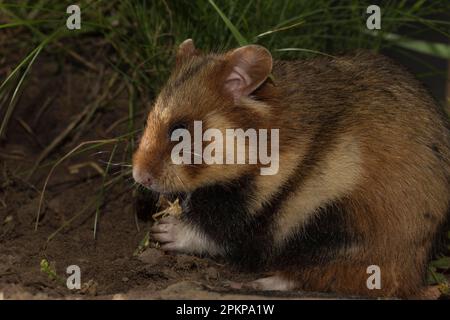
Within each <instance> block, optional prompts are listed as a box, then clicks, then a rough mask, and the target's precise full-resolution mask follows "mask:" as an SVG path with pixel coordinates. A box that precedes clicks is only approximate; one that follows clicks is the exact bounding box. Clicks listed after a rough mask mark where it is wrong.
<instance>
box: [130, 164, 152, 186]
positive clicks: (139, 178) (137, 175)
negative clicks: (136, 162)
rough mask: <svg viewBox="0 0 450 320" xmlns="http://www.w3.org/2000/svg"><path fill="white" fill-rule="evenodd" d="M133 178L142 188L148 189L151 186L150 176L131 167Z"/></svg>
mask: <svg viewBox="0 0 450 320" xmlns="http://www.w3.org/2000/svg"><path fill="white" fill-rule="evenodd" d="M133 178H134V180H135V181H136V182H137V183H140V184H142V185H143V186H146V187H150V186H151V185H152V180H153V179H152V176H151V175H150V174H149V173H147V172H145V171H143V170H139V169H138V168H136V167H133Z"/></svg>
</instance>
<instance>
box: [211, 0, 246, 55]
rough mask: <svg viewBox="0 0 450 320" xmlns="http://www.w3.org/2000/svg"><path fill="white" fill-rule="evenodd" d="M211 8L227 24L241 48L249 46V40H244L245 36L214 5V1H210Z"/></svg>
mask: <svg viewBox="0 0 450 320" xmlns="http://www.w3.org/2000/svg"><path fill="white" fill-rule="evenodd" d="M208 1H209V3H210V4H211V6H212V7H213V8H214V9H215V10H216V11H217V13H218V14H219V16H220V17H221V18H222V20H223V22H225V24H226V26H227V27H228V29H230V31H231V33H232V34H233V36H234V38H235V39H236V41H237V42H238V43H239V45H240V46H245V45H247V44H249V42H248V41H247V39H245V38H244V36H243V35H242V34H241V33H240V32H239V30H238V29H237V28H236V27H235V26H234V24H233V23H232V22H231V21H230V19H228V17H227V16H226V15H225V14H224V13H223V12H222V10H220V8H219V7H218V6H217V5H216V4H215V3H214V1H213V0H208Z"/></svg>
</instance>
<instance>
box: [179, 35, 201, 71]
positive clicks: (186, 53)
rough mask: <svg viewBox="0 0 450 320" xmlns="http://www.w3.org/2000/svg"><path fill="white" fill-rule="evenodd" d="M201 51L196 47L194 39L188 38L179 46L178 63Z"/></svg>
mask: <svg viewBox="0 0 450 320" xmlns="http://www.w3.org/2000/svg"><path fill="white" fill-rule="evenodd" d="M199 53H200V51H199V50H197V49H196V48H195V45H194V41H193V40H192V39H186V40H184V41H183V42H182V43H181V44H180V45H179V46H178V51H177V57H176V63H177V65H179V64H181V63H182V62H183V61H185V60H187V59H189V58H190V57H192V56H195V55H198V54H199Z"/></svg>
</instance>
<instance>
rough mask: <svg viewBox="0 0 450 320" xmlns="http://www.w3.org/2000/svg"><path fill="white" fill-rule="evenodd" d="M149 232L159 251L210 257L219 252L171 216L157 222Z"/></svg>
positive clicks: (212, 244) (209, 242)
mask: <svg viewBox="0 0 450 320" xmlns="http://www.w3.org/2000/svg"><path fill="white" fill-rule="evenodd" d="M150 232H151V235H152V238H153V239H154V240H156V241H158V242H159V243H160V244H161V249H162V250H164V251H175V252H183V253H197V254H202V253H208V254H211V255H215V254H218V253H220V252H221V250H220V248H219V247H218V246H217V245H215V243H213V242H212V241H211V240H209V239H208V238H207V237H206V235H204V234H202V233H200V232H198V231H196V230H195V229H194V228H193V227H191V226H189V225H187V224H185V223H184V222H183V221H181V220H180V219H178V218H175V217H173V216H168V217H166V218H162V219H161V220H159V221H158V222H157V223H155V224H154V225H153V227H152V228H151V229H150Z"/></svg>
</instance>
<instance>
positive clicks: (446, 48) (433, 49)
mask: <svg viewBox="0 0 450 320" xmlns="http://www.w3.org/2000/svg"><path fill="white" fill-rule="evenodd" d="M381 37H383V38H384V39H385V40H388V41H391V42H394V43H395V45H396V46H399V47H402V48H405V49H409V50H413V51H416V52H420V53H423V54H427V55H431V56H435V57H438V58H443V59H450V45H447V44H444V43H437V42H431V41H423V40H416V39H410V38H406V37H401V36H399V35H397V34H394V33H383V34H381Z"/></svg>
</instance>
